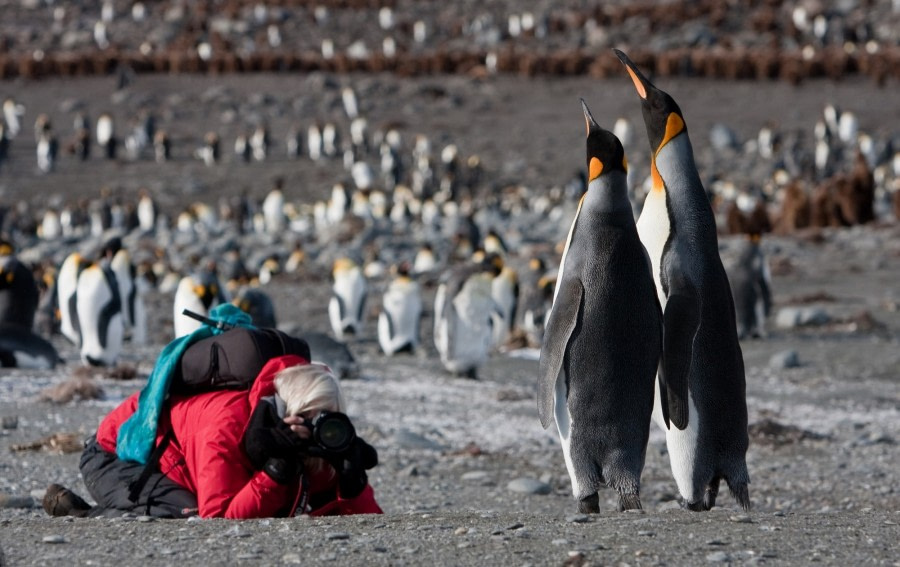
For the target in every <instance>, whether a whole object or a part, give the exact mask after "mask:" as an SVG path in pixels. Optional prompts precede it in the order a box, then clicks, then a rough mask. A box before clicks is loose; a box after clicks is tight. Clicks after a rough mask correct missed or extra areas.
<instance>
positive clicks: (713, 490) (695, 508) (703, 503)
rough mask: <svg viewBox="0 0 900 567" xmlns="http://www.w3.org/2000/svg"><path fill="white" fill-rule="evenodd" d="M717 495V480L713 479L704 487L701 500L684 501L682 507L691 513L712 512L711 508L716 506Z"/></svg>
mask: <svg viewBox="0 0 900 567" xmlns="http://www.w3.org/2000/svg"><path fill="white" fill-rule="evenodd" d="M718 495H719V479H718V478H714V479H712V480H711V481H710V483H709V484H708V485H706V490H704V491H703V498H701V499H699V500H697V501H696V502H687V501H685V504H684V506H685V508H687V509H688V510H691V511H692V512H706V511H707V510H712V508H713V507H714V506H715V505H716V497H717V496H718Z"/></svg>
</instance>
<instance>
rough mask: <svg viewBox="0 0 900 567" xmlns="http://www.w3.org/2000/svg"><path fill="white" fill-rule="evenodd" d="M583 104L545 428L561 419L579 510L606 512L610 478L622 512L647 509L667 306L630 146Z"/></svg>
mask: <svg viewBox="0 0 900 567" xmlns="http://www.w3.org/2000/svg"><path fill="white" fill-rule="evenodd" d="M581 104H582V109H583V110H584V119H585V123H586V125H587V163H588V171H589V175H588V190H587V192H586V193H585V194H584V196H583V197H582V198H581V202H580V204H579V206H578V212H577V213H576V216H575V220H574V221H573V222H572V228H571V229H570V230H569V237H568V240H567V242H566V247H565V251H564V252H563V257H562V261H561V263H560V267H559V276H558V277H557V282H558V283H557V286H556V293H555V296H554V300H553V308H552V310H551V311H550V317H549V318H548V321H547V328H546V332H545V334H544V344H543V346H542V348H541V361H540V389H539V398H538V411H539V412H540V417H541V425H543V426H544V427H545V428H546V427H548V426H549V425H550V422H551V420H552V419H554V418H555V420H556V427H557V429H558V431H559V438H560V441H561V443H562V448H563V456H564V458H565V461H566V468H567V469H568V470H569V478H570V479H571V480H572V492H573V495H574V496H575V499H576V500H578V510H579V512H582V513H596V512H599V511H600V508H599V496H598V494H597V492H598V490H599V489H600V488H601V487H602V486H604V485H606V486H609V487H611V488H613V489H615V490H616V491H617V492H618V493H619V504H618V507H619V511H622V510H633V509H638V510H639V509H641V500H640V483H641V471H642V470H643V468H644V456H645V454H646V449H647V439H648V438H649V436H650V421H651V414H652V412H653V397H654V394H653V392H654V383H655V378H656V370H657V367H658V365H659V360H660V354H661V349H662V314H661V312H660V308H659V303H658V302H657V299H656V289H655V287H654V285H653V276H652V275H651V273H650V261H649V258H648V257H647V252H646V251H645V250H644V247H643V245H641V241H640V239H639V237H638V234H637V229H636V227H635V223H634V216H633V215H632V212H631V202H630V201H629V199H628V185H627V182H626V176H627V170H628V166H627V163H626V161H625V151H624V150H623V148H622V144H621V143H620V142H619V139H618V138H616V137H615V136H614V135H613V134H612V133H611V132H608V131H606V130H604V129H602V128H601V127H600V126H598V125H597V123H596V122H595V121H594V118H593V117H592V116H591V112H590V110H588V108H587V105H585V103H584V101H581Z"/></svg>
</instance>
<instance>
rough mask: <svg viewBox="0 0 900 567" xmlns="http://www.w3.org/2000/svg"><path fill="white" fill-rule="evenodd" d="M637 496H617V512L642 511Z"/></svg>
mask: <svg viewBox="0 0 900 567" xmlns="http://www.w3.org/2000/svg"><path fill="white" fill-rule="evenodd" d="M643 509H644V508H643V507H642V506H641V497H640V495H639V494H619V512H624V511H625V510H643Z"/></svg>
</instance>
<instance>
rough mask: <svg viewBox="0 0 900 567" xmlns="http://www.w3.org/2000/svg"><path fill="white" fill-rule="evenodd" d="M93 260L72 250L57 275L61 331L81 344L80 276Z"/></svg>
mask: <svg viewBox="0 0 900 567" xmlns="http://www.w3.org/2000/svg"><path fill="white" fill-rule="evenodd" d="M90 265H91V262H90V261H89V260H87V259H86V258H85V257H83V256H82V255H81V254H79V253H78V252H72V253H71V254H69V255H68V256H66V259H65V260H63V263H62V265H61V266H60V267H59V273H58V274H57V276H56V296H57V300H56V304H57V305H58V306H59V332H60V333H62V335H63V336H64V337H66V338H67V339H69V340H70V341H71V342H72V343H73V344H75V345H78V346H81V328H80V326H79V323H78V311H77V310H76V304H75V301H76V291H77V289H78V277H79V276H80V275H81V272H82V271H83V270H84V269H85V268H87V267H88V266H90Z"/></svg>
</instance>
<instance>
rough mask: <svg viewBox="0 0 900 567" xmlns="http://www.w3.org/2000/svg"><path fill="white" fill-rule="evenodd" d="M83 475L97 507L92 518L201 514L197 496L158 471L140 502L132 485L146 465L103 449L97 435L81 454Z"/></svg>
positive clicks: (143, 492) (152, 477)
mask: <svg viewBox="0 0 900 567" xmlns="http://www.w3.org/2000/svg"><path fill="white" fill-rule="evenodd" d="M80 467H81V476H82V477H83V478H84V484H85V486H87V489H88V491H89V492H90V493H91V496H92V497H93V498H94V500H96V501H97V507H96V508H95V509H93V510H91V512H90V513H89V514H88V516H118V515H122V514H123V513H126V512H130V513H133V514H140V515H144V516H155V517H157V518H187V517H188V516H196V515H197V496H196V495H195V494H194V493H192V492H191V491H189V490H188V489H186V488H184V487H183V486H181V485H180V484H178V483H177V482H175V481H173V480H171V479H169V478H168V477H167V476H166V475H164V474H162V473H161V472H159V471H154V472H153V474H152V475H150V479H149V480H148V481H147V483H146V484H145V485H144V487H143V489H142V490H141V492H140V494H139V495H138V498H137V501H132V500H131V497H130V489H129V486H130V485H131V483H132V482H133V481H134V480H135V479H137V478H138V477H139V476H140V475H141V473H142V472H144V465H142V464H140V463H133V462H129V461H123V460H121V459H119V458H118V457H117V456H116V455H115V453H108V452H106V451H104V450H103V448H101V447H100V445H99V444H98V443H97V439H96V437H95V436H91V438H90V439H88V441H87V443H86V444H85V447H84V452H83V453H82V454H81V465H80Z"/></svg>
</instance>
